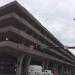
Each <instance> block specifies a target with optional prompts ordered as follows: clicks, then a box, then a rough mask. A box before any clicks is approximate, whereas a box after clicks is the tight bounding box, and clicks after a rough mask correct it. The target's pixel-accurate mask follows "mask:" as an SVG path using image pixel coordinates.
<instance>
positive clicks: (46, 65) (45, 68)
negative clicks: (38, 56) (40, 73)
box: [42, 60, 49, 70]
mask: <svg viewBox="0 0 75 75" xmlns="http://www.w3.org/2000/svg"><path fill="white" fill-rule="evenodd" d="M48 64H49V62H48V61H45V60H44V61H42V68H43V70H48Z"/></svg>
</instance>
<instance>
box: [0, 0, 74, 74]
mask: <svg viewBox="0 0 75 75" xmlns="http://www.w3.org/2000/svg"><path fill="white" fill-rule="evenodd" d="M43 44H46V45H49V46H50V47H49V48H48V49H43V50H42V49H40V48H39V46H41V45H43ZM7 56H8V57H10V56H11V57H12V58H11V59H10V63H9V64H7V63H5V62H4V61H6V60H7V58H6V57H7ZM13 57H14V58H13ZM2 58H3V60H2ZM0 60H1V61H0V66H2V67H3V66H4V64H6V65H8V68H9V65H10V69H11V68H12V67H13V66H12V65H14V67H13V68H12V71H11V70H10V69H8V70H10V73H9V72H6V71H5V68H3V69H2V68H0V69H1V71H0V74H1V75H28V66H29V65H41V66H42V67H43V70H44V69H50V70H52V71H53V72H55V71H56V72H58V73H59V75H75V57H74V55H73V54H72V53H70V52H69V51H68V50H65V49H64V45H63V44H61V43H60V42H59V41H58V40H57V39H56V38H55V37H54V36H53V35H52V34H51V33H50V32H49V31H48V30H47V29H46V28H44V27H43V26H42V25H41V23H39V22H38V21H37V20H36V19H35V18H34V17H33V16H32V15H31V14H30V13H29V12H28V11H27V10H26V9H25V8H23V7H22V6H21V5H20V4H19V3H18V2H16V1H14V2H12V3H10V4H7V5H5V6H3V7H1V8H0ZM12 60H14V61H13V62H12V64H11V61H12ZM2 62H4V64H3V63H2ZM6 62H8V60H7V61H6ZM4 67H5V66H4Z"/></svg>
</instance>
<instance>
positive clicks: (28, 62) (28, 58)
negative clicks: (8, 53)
mask: <svg viewBox="0 0 75 75" xmlns="http://www.w3.org/2000/svg"><path fill="white" fill-rule="evenodd" d="M31 58H32V56H26V58H25V60H26V61H25V75H28V66H29V65H30V61H31Z"/></svg>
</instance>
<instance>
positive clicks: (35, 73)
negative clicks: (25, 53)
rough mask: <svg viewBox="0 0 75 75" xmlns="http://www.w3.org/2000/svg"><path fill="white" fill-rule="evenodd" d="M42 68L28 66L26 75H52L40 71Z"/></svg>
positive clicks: (46, 71) (49, 71)
mask: <svg viewBox="0 0 75 75" xmlns="http://www.w3.org/2000/svg"><path fill="white" fill-rule="evenodd" d="M42 69H43V68H42V66H39V65H29V67H28V75H53V73H52V72H51V70H44V71H42Z"/></svg>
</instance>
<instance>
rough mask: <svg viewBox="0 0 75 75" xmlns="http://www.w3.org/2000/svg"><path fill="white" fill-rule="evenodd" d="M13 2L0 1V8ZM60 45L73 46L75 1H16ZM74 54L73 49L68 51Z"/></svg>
mask: <svg viewBox="0 0 75 75" xmlns="http://www.w3.org/2000/svg"><path fill="white" fill-rule="evenodd" d="M11 1H14V0H0V6H2V5H5V4H7V3H9V2H11ZM17 1H18V2H20V3H21V4H22V5H23V6H24V7H25V8H26V9H27V10H28V11H30V13H31V14H32V15H33V16H34V17H36V18H37V19H38V20H39V21H40V22H41V23H42V25H43V26H44V27H46V28H47V29H48V30H49V31H50V32H51V33H52V34H53V35H54V36H55V37H56V38H57V39H58V40H59V41H60V42H61V43H62V44H64V45H68V46H75V21H74V18H75V0H17ZM70 51H71V52H72V53H73V54H75V49H72V50H70Z"/></svg>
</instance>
